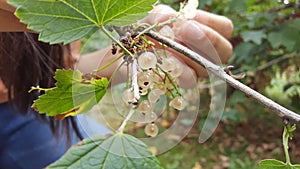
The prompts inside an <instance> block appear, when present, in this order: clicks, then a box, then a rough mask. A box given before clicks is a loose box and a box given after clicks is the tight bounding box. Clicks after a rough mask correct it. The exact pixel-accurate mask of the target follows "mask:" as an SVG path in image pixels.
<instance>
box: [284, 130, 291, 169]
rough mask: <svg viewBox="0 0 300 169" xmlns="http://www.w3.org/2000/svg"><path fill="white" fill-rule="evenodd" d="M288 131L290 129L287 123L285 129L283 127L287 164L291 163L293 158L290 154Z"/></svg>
mask: <svg viewBox="0 0 300 169" xmlns="http://www.w3.org/2000/svg"><path fill="white" fill-rule="evenodd" d="M288 125H289V124H288ZM288 132H289V131H288V128H287V125H285V126H284V129H283V134H282V144H283V149H284V154H285V161H286V164H287V165H291V159H290V155H289V145H288V142H289V134H288Z"/></svg>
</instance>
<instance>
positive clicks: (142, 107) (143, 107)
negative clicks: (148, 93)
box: [138, 100, 153, 113]
mask: <svg viewBox="0 0 300 169" xmlns="http://www.w3.org/2000/svg"><path fill="white" fill-rule="evenodd" d="M138 110H139V111H141V112H145V113H146V112H153V107H152V106H151V104H150V103H149V101H148V100H143V101H142V102H141V103H140V104H139V107H138Z"/></svg>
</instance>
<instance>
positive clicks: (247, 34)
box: [241, 30, 266, 45]
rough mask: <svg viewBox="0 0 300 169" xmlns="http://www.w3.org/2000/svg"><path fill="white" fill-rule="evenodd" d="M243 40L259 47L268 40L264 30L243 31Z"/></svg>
mask: <svg viewBox="0 0 300 169" xmlns="http://www.w3.org/2000/svg"><path fill="white" fill-rule="evenodd" d="M241 36H242V38H243V39H244V41H245V42H251V41H252V42H254V43H255V44H257V45H260V44H261V42H262V40H263V38H266V34H265V31H264V30H254V31H243V32H242V33H241Z"/></svg>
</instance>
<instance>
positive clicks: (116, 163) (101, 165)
mask: <svg viewBox="0 0 300 169" xmlns="http://www.w3.org/2000/svg"><path fill="white" fill-rule="evenodd" d="M66 168H72V169H73V168H74V169H87V168H88V169H119V168H124V169H160V168H161V167H160V164H159V161H158V160H157V158H156V157H155V156H154V155H152V154H151V152H150V151H149V149H148V148H147V146H146V145H145V144H144V143H143V142H142V141H140V140H138V139H137V138H135V137H133V136H130V135H127V134H116V135H113V136H111V137H108V138H105V137H104V136H97V137H94V138H89V139H86V140H84V141H83V145H80V146H73V147H71V148H70V149H69V150H68V151H67V153H66V154H65V155H64V156H63V157H62V158H61V159H59V160H58V161H56V162H55V163H53V164H51V165H50V166H48V167H47V169H66Z"/></svg>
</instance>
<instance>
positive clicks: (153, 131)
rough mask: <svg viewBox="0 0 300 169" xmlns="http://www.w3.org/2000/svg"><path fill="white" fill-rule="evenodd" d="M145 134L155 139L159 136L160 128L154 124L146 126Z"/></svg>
mask: <svg viewBox="0 0 300 169" xmlns="http://www.w3.org/2000/svg"><path fill="white" fill-rule="evenodd" d="M145 134H146V135H147V136H150V137H155V136H157V134H158V127H157V125H156V124H154V123H150V124H147V125H146V126H145Z"/></svg>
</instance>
